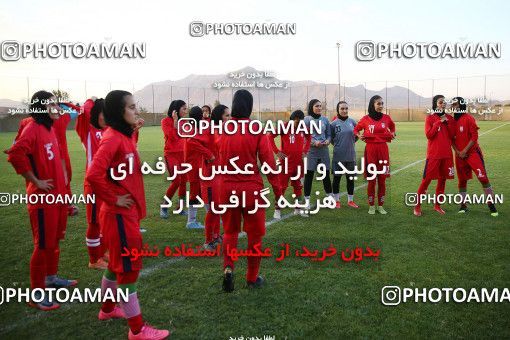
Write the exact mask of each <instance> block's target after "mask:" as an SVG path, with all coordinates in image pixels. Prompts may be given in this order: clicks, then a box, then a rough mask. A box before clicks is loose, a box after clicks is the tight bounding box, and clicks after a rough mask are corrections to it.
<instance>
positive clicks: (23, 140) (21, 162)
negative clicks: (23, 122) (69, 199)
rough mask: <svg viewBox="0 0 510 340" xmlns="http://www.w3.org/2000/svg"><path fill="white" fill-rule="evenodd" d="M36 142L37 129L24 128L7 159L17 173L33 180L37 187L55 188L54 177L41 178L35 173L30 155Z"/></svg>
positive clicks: (46, 189) (44, 188)
mask: <svg viewBox="0 0 510 340" xmlns="http://www.w3.org/2000/svg"><path fill="white" fill-rule="evenodd" d="M35 144H36V136H35V131H32V129H30V128H28V129H23V131H22V133H21V135H20V137H19V138H18V140H17V141H16V144H14V145H13V146H12V147H11V148H10V149H9V151H8V155H9V156H8V158H7V160H8V161H9V163H11V165H12V167H13V168H14V170H15V171H16V173H17V174H19V175H21V176H23V177H24V178H25V179H26V180H28V181H30V182H32V183H33V184H34V185H35V186H36V187H37V188H39V189H41V190H44V191H46V192H48V191H49V190H51V189H53V184H52V182H53V179H46V180H41V179H39V178H37V177H36V176H35V175H34V172H33V171H32V166H31V164H30V159H29V158H28V155H29V154H31V153H32V152H33V149H34V147H35Z"/></svg>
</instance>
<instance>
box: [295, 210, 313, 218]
mask: <svg viewBox="0 0 510 340" xmlns="http://www.w3.org/2000/svg"><path fill="white" fill-rule="evenodd" d="M294 215H299V216H301V217H310V215H308V211H307V210H301V209H294Z"/></svg>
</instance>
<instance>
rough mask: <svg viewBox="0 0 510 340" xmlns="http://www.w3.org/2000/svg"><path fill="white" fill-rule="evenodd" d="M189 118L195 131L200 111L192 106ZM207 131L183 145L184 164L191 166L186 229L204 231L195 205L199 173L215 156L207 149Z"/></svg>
mask: <svg viewBox="0 0 510 340" xmlns="http://www.w3.org/2000/svg"><path fill="white" fill-rule="evenodd" d="M189 118H191V119H192V121H191V122H192V124H194V125H195V129H198V124H199V123H200V121H201V120H202V119H203V113H202V109H201V108H200V107H198V106H193V107H192V108H191V110H190V112H189ZM210 136H211V135H210V133H209V131H204V132H203V133H197V134H195V135H194V136H192V137H189V138H186V139H185V141H186V142H185V145H184V162H185V163H187V164H190V165H191V170H190V171H189V172H188V173H187V174H186V176H187V181H188V182H189V191H190V195H189V198H190V200H189V208H188V223H187V224H186V228H188V229H204V226H203V225H202V224H200V223H199V222H197V208H196V206H194V205H196V204H198V203H199V201H198V197H199V196H200V184H201V182H202V181H201V178H200V171H201V169H203V168H204V164H205V163H211V162H213V161H214V159H215V156H214V154H213V152H212V151H211V150H210V149H209V145H208V144H209V143H210V139H211V138H210Z"/></svg>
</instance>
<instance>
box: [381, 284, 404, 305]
mask: <svg viewBox="0 0 510 340" xmlns="http://www.w3.org/2000/svg"><path fill="white" fill-rule="evenodd" d="M381 302H382V304H383V305H385V306H396V305H398V304H400V287H398V286H384V287H383V288H382V290H381Z"/></svg>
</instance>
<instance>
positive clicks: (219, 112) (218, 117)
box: [211, 104, 228, 123]
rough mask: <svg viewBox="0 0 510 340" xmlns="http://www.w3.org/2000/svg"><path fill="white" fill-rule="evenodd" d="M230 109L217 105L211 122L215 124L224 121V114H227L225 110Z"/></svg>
mask: <svg viewBox="0 0 510 340" xmlns="http://www.w3.org/2000/svg"><path fill="white" fill-rule="evenodd" d="M226 109H228V107H226V106H225V105H222V104H220V105H217V106H216V107H215V108H214V109H213V110H212V111H211V121H212V122H215V123H219V122H221V121H223V114H224V113H225V110H226Z"/></svg>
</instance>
